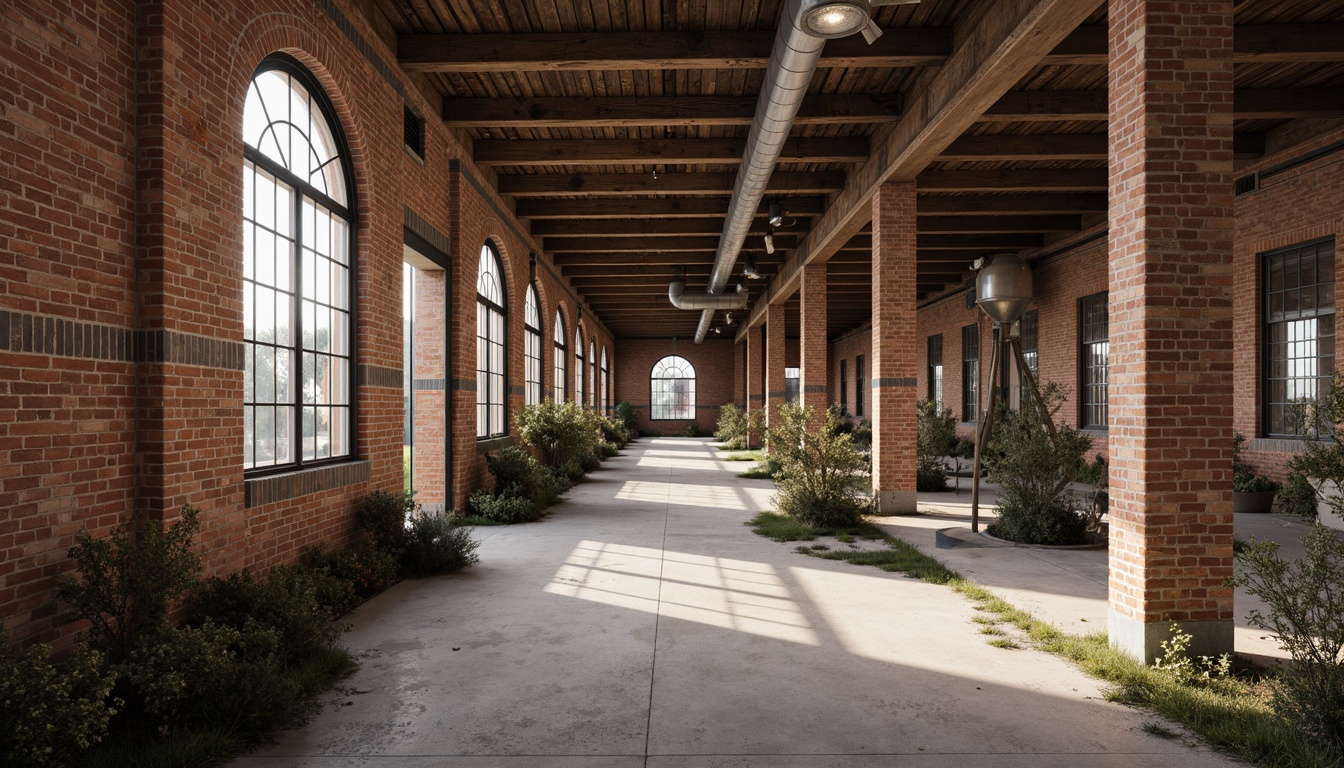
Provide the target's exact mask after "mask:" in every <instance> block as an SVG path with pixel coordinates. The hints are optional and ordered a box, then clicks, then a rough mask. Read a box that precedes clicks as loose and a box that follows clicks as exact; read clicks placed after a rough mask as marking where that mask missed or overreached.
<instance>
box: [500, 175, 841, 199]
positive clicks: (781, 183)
mask: <svg viewBox="0 0 1344 768" xmlns="http://www.w3.org/2000/svg"><path fill="white" fill-rule="evenodd" d="M736 178H737V172H736V171H728V172H725V173H658V174H654V173H573V174H564V175H540V174H526V175H513V176H500V177H499V194H501V195H504V196H506V197H573V196H576V195H591V196H593V197H620V196H626V195H663V194H666V195H672V194H677V195H726V194H731V193H732V191H733V182H734V180H735V179H736ZM844 187H845V174H844V172H843V171H825V172H820V173H797V172H792V171H780V172H778V173H775V174H772V175H771V176H770V183H769V186H768V187H767V188H766V189H767V192H769V193H773V194H778V195H789V194H813V195H816V194H828V193H831V192H838V191H840V190H841V189H844Z"/></svg>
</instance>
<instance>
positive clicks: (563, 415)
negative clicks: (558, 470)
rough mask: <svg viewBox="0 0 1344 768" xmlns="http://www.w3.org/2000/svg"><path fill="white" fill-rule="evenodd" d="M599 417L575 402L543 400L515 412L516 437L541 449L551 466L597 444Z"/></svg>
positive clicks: (569, 459) (584, 451)
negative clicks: (516, 416)
mask: <svg viewBox="0 0 1344 768" xmlns="http://www.w3.org/2000/svg"><path fill="white" fill-rule="evenodd" d="M598 419H599V417H598V416H597V414H595V413H593V412H592V411H589V410H585V409H584V408H583V407H582V406H580V405H579V404H578V403H575V402H572V401H571V402H564V403H556V402H554V401H552V400H546V401H544V402H541V403H535V404H533V405H529V406H527V407H526V408H524V409H523V410H522V412H520V413H519V414H518V418H517V425H518V437H519V438H520V439H521V440H522V441H523V442H524V443H525V444H527V445H530V446H532V447H533V448H536V449H537V450H539V451H541V454H542V457H543V460H544V461H545V462H546V463H547V464H549V465H551V466H553V467H560V466H564V464H565V463H566V462H569V461H578V460H581V459H582V457H583V456H585V455H587V454H591V453H592V452H593V450H594V449H596V448H597V443H598V441H599V440H600V439H601V431H600V429H599V427H598V424H597V421H598Z"/></svg>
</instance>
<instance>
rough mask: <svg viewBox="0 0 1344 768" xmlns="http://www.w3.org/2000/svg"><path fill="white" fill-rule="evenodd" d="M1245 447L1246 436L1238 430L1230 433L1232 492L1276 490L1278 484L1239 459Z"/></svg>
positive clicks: (1267, 491) (1266, 491)
mask: <svg viewBox="0 0 1344 768" xmlns="http://www.w3.org/2000/svg"><path fill="white" fill-rule="evenodd" d="M1245 448H1246V436H1245V435H1243V434H1241V433H1240V432H1234V433H1232V492H1233V493H1269V492H1271V491H1274V492H1278V490H1279V484H1278V483H1276V482H1274V481H1273V480H1270V479H1269V478H1268V477H1265V476H1264V475H1259V474H1256V472H1255V469H1254V468H1253V467H1251V466H1250V465H1249V464H1246V463H1245V462H1244V461H1242V459H1241V455H1242V451H1244V450H1245Z"/></svg>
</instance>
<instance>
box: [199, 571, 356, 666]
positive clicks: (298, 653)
mask: <svg viewBox="0 0 1344 768" xmlns="http://www.w3.org/2000/svg"><path fill="white" fill-rule="evenodd" d="M318 583H319V580H318V578H315V577H312V576H310V575H308V573H307V572H305V571H303V570H301V569H294V568H290V569H278V570H276V571H275V572H273V573H272V574H271V577H270V578H269V579H267V580H266V581H260V580H258V579H257V578H255V577H254V576H253V575H252V573H251V572H250V571H248V570H247V569H243V570H241V571H236V572H234V573H231V574H229V575H228V576H224V577H216V578H212V579H210V580H209V581H207V582H206V583H205V585H204V587H203V588H202V589H201V590H200V592H199V593H198V594H197V595H196V599H195V601H194V604H193V606H192V611H191V617H190V618H189V620H188V623H189V624H190V625H191V626H195V627H201V626H204V625H205V624H206V623H211V624H214V625H215V626H218V627H222V628H229V629H235V630H238V631H239V632H243V631H245V630H247V628H248V624H249V622H253V623H255V624H257V625H259V626H260V627H261V628H263V629H269V630H274V631H275V633H276V637H277V639H278V641H279V652H280V654H281V655H282V657H283V658H284V660H285V662H286V663H290V664H292V663H294V662H297V661H299V660H301V659H304V658H307V657H309V656H312V655H314V654H317V653H320V652H322V651H324V650H326V649H328V648H330V647H332V646H334V645H335V644H336V639H337V638H338V637H340V634H341V627H340V626H339V625H338V624H336V623H335V621H334V620H333V619H334V618H335V617H334V615H333V614H332V612H331V609H330V608H329V607H327V606H325V605H323V604H322V602H321V601H320V599H319V597H318V588H319V587H318Z"/></svg>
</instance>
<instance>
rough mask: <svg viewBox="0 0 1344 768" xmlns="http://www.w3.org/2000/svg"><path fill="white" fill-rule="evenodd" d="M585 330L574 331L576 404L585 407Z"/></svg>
mask: <svg viewBox="0 0 1344 768" xmlns="http://www.w3.org/2000/svg"><path fill="white" fill-rule="evenodd" d="M585 373H586V371H584V369H583V330H582V329H579V330H575V331H574V402H576V403H578V404H579V405H583V377H584V374H585Z"/></svg>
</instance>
